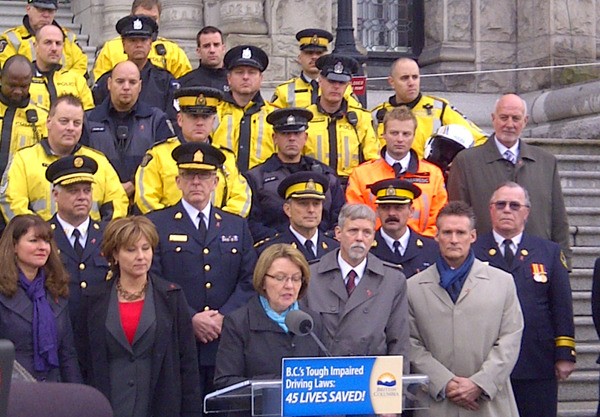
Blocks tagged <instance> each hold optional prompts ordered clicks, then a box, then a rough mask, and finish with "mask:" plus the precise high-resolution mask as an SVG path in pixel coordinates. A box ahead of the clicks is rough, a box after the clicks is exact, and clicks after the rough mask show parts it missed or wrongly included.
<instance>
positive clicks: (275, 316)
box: [259, 295, 298, 333]
mask: <svg viewBox="0 0 600 417" xmlns="http://www.w3.org/2000/svg"><path fill="white" fill-rule="evenodd" d="M259 299H260V304H261V305H262V308H263V309H264V310H265V313H267V316H268V317H269V318H270V319H271V320H273V321H274V322H275V323H277V324H278V325H279V327H281V328H282V329H283V331H284V332H286V333H288V332H289V331H288V328H287V326H286V325H285V317H286V316H287V313H289V312H290V311H294V310H298V301H294V304H292V305H291V306H290V307H289V308H288V309H287V310H285V311H284V312H283V313H281V314H279V313H278V312H276V311H275V310H273V309H272V308H271V306H270V305H269V301H268V300H267V299H266V298H265V297H263V296H262V295H260V296H259Z"/></svg>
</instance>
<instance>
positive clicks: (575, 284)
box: [569, 268, 593, 291]
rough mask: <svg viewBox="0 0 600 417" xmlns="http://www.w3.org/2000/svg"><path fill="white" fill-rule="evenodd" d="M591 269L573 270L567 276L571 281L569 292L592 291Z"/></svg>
mask: <svg viewBox="0 0 600 417" xmlns="http://www.w3.org/2000/svg"><path fill="white" fill-rule="evenodd" d="M592 272H593V270H592V269H591V268H575V269H573V271H571V273H570V274H569V280H570V281H571V290H573V291H591V289H592Z"/></svg>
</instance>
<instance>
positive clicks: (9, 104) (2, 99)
mask: <svg viewBox="0 0 600 417" xmlns="http://www.w3.org/2000/svg"><path fill="white" fill-rule="evenodd" d="M30 99H31V96H30V95H29V94H28V95H27V97H25V98H23V100H21V101H19V102H18V103H14V102H12V101H10V100H9V99H8V97H6V96H5V95H4V94H2V93H0V102H1V103H2V104H4V105H5V106H6V107H9V108H10V107H18V108H20V109H24V108H25V107H27V106H29V100H30Z"/></svg>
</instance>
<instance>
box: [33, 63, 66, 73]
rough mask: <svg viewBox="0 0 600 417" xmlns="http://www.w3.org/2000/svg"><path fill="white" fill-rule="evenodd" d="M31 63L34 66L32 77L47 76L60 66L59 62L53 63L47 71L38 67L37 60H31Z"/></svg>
mask: <svg viewBox="0 0 600 417" xmlns="http://www.w3.org/2000/svg"><path fill="white" fill-rule="evenodd" d="M33 65H34V68H35V74H34V77H48V76H50V75H51V74H52V73H55V72H56V71H58V70H60V69H61V68H62V65H61V64H53V65H52V68H50V69H49V70H48V71H42V70H41V69H40V67H38V65H37V61H33Z"/></svg>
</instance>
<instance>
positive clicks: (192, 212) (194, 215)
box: [181, 198, 210, 230]
mask: <svg viewBox="0 0 600 417" xmlns="http://www.w3.org/2000/svg"><path fill="white" fill-rule="evenodd" d="M181 205H182V206H183V209H184V210H185V211H186V212H187V214H188V216H190V220H192V223H194V225H195V226H196V227H198V214H199V213H202V214H203V215H204V221H205V222H206V223H208V224H210V221H209V219H210V217H209V216H210V203H208V204H207V205H206V206H205V207H204V208H203V209H202V210H198V209H197V208H196V207H194V206H192V205H191V204H190V203H188V202H187V201H185V199H184V198H182V199H181ZM208 224H206V229H207V230H208Z"/></svg>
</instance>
